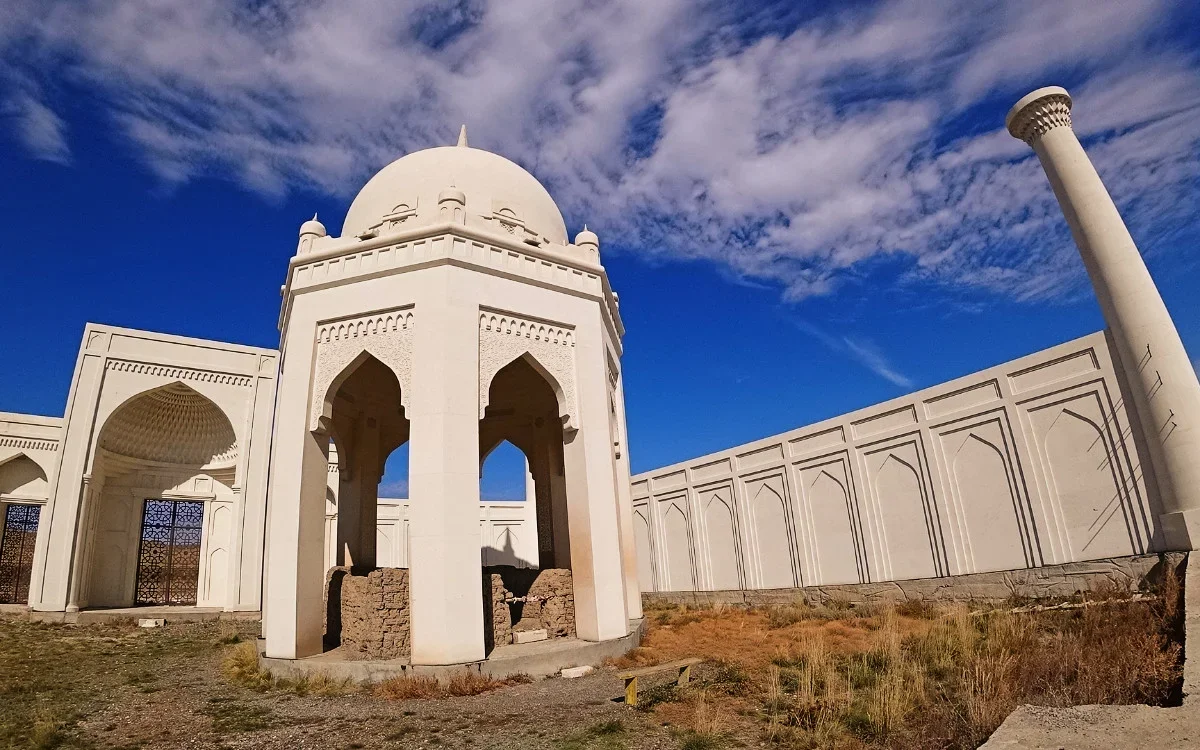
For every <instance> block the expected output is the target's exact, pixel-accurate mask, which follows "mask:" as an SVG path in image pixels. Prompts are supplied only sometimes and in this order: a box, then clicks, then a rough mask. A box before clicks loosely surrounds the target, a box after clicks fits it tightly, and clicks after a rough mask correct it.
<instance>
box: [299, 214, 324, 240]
mask: <svg viewBox="0 0 1200 750" xmlns="http://www.w3.org/2000/svg"><path fill="white" fill-rule="evenodd" d="M325 234H326V232H325V225H324V224H322V223H321V222H319V221H317V215H316V214H313V217H312V218H311V219H309V220H308V221H306V222H304V223H303V224H301V225H300V236H301V237H304V236H305V235H310V236H313V237H324V236H325Z"/></svg>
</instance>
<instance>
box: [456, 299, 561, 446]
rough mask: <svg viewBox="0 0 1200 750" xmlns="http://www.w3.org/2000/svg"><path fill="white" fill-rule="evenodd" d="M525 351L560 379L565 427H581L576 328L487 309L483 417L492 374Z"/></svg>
mask: <svg viewBox="0 0 1200 750" xmlns="http://www.w3.org/2000/svg"><path fill="white" fill-rule="evenodd" d="M523 354H529V355H530V356H531V357H533V359H535V360H536V361H537V363H538V364H539V365H541V366H542V367H543V368H545V370H546V372H548V373H549V374H550V375H551V376H552V377H553V378H554V379H555V381H557V385H558V391H559V392H558V393H557V394H556V395H557V396H558V399H559V414H560V415H561V416H562V417H563V427H564V428H565V429H572V430H573V429H578V425H579V418H578V407H577V404H576V400H575V332H574V329H572V328H571V327H570V326H566V325H562V324H557V323H546V322H543V321H538V320H532V319H528V318H522V317H519V316H516V315H512V314H509V313H499V312H489V311H486V310H484V311H481V312H480V315H479V418H480V419H483V416H484V411H485V410H486V409H487V405H488V391H489V390H490V389H491V386H492V378H494V377H495V376H496V373H497V372H499V371H500V370H501V368H503V367H504V366H505V365H507V364H509V363H510V362H512V361H513V360H515V359H517V358H518V357H520V356H521V355H523Z"/></svg>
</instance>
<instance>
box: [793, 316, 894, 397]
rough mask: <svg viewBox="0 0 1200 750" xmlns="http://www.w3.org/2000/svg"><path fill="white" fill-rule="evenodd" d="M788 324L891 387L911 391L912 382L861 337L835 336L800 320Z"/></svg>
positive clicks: (868, 340) (878, 348) (874, 344)
mask: <svg viewBox="0 0 1200 750" xmlns="http://www.w3.org/2000/svg"><path fill="white" fill-rule="evenodd" d="M788 322H789V323H791V324H792V325H793V326H794V327H795V328H796V329H797V330H799V331H802V332H803V333H805V334H807V335H809V336H812V337H813V338H814V339H816V340H817V341H819V342H820V343H821V344H822V345H824V346H825V348H826V349H828V350H829V351H831V352H834V353H835V354H839V355H841V356H844V357H846V358H847V359H849V360H851V361H853V362H855V363H857V364H858V365H860V366H862V367H864V368H866V369H867V370H869V371H870V372H872V373H874V374H875V375H877V376H878V377H880V378H882V379H884V380H886V381H888V382H889V383H891V384H892V385H895V386H899V387H900V388H903V389H905V390H912V389H913V387H914V386H915V384H914V382H913V380H912V379H911V378H909V377H908V376H906V375H904V374H903V373H901V372H900V371H899V370H898V369H897V368H896V366H895V365H894V364H892V362H891V361H890V360H889V359H888V358H887V355H886V354H884V352H883V350H882V349H881V348H880V347H879V345H878V344H876V343H875V342H874V341H871V340H870V339H868V338H865V337H863V336H837V335H834V334H832V333H830V332H829V331H827V330H825V329H824V328H822V327H821V326H818V325H816V324H814V323H812V322H811V321H808V320H803V319H800V318H789V319H788Z"/></svg>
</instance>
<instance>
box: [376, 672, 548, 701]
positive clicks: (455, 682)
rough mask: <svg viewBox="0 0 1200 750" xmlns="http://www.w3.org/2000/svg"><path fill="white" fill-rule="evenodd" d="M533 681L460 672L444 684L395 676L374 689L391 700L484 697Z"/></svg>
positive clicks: (518, 676) (421, 677)
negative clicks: (495, 691) (485, 694)
mask: <svg viewBox="0 0 1200 750" xmlns="http://www.w3.org/2000/svg"><path fill="white" fill-rule="evenodd" d="M530 682H533V678H532V677H530V676H529V675H526V674H516V675H509V676H508V677H506V678H504V679H502V680H497V679H494V678H492V677H489V676H488V675H484V674H480V673H478V672H470V671H465V670H464V671H461V672H456V673H454V674H453V675H451V676H450V679H448V680H446V681H445V682H441V681H439V680H438V679H437V678H436V677H430V676H427V675H412V676H406V677H395V678H393V679H390V680H387V681H385V682H381V683H379V684H378V685H376V686H375V690H374V692H375V695H377V696H379V697H380V698H387V699H389V700H413V699H421V698H460V697H464V696H468V695H481V694H483V693H490V692H491V691H493V690H499V689H500V688H504V687H508V686H510V685H524V684H527V683H530Z"/></svg>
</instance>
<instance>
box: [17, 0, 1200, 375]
mask: <svg viewBox="0 0 1200 750" xmlns="http://www.w3.org/2000/svg"><path fill="white" fill-rule="evenodd" d="M13 2H14V5H15V7H16V9H17V12H14V13H11V14H8V15H7V16H6V20H0V63H3V64H5V65H7V66H8V67H9V68H10V69H12V70H16V71H19V74H20V75H26V76H32V75H34V74H35V72H36V74H37V75H38V76H53V77H55V78H56V80H61V81H62V82H64V85H71V86H79V87H85V88H86V89H87V90H88V92H89V96H90V97H91V98H92V100H94V101H96V102H98V103H99V105H100V106H101V108H102V109H101V111H102V112H103V113H104V115H105V116H106V117H107V118H109V120H110V122H111V123H112V124H114V125H115V126H116V130H117V131H118V132H119V133H120V134H121V135H122V136H123V137H124V138H125V139H126V141H127V142H128V144H129V146H130V148H131V149H132V150H133V151H134V152H136V153H137V155H138V156H139V157H140V158H141V159H142V160H143V161H144V162H145V163H146V164H147V165H148V167H149V168H150V169H152V170H153V171H154V172H155V173H156V174H158V175H159V176H160V177H161V178H162V179H163V180H166V181H169V182H183V181H187V180H191V179H195V178H197V177H217V178H224V179H230V180H234V181H236V182H238V183H240V184H243V185H246V186H249V187H250V188H252V189H254V190H256V191H259V192H261V193H263V194H265V195H272V196H278V195H282V194H285V193H286V192H287V191H289V190H292V189H294V188H296V187H298V186H304V187H308V188H315V189H318V190H323V191H327V192H329V193H334V194H338V195H344V196H348V195H349V194H351V193H352V192H353V191H354V190H355V189H356V188H357V187H358V186H359V185H361V184H362V182H363V181H364V180H365V178H366V177H367V176H369V174H370V173H371V172H372V171H374V170H375V169H377V168H379V167H380V166H382V165H383V164H384V163H386V162H388V161H390V160H391V159H393V158H395V157H396V156H397V155H398V154H400V153H403V152H406V151H409V150H413V149H418V148H424V147H427V146H430V145H436V144H439V143H446V142H450V141H451V140H452V138H453V136H454V132H455V129H456V128H457V126H458V123H460V122H467V123H468V124H469V126H470V129H471V134H472V143H473V144H477V145H479V146H482V147H485V148H491V149H493V150H496V151H499V152H502V153H504V154H505V155H508V156H510V157H511V158H514V159H516V160H518V161H520V162H522V163H523V164H525V165H526V166H528V167H529V168H531V169H532V170H533V171H534V172H535V173H536V174H537V175H538V176H539V177H541V178H542V179H543V180H544V181H545V182H546V183H548V186H549V187H550V189H551V191H552V192H553V193H554V195H555V196H556V198H557V199H558V200H559V202H560V205H561V206H562V207H563V209H564V213H565V214H566V215H567V218H568V221H570V222H571V223H572V224H575V225H579V224H581V223H582V222H583V221H585V220H586V221H587V222H588V223H589V224H590V225H592V226H593V227H595V228H597V229H598V230H599V231H600V234H601V237H602V240H603V241H604V242H605V244H606V246H607V247H609V248H613V247H625V248H633V247H636V248H637V249H638V252H640V253H643V254H646V255H647V256H649V257H653V258H660V259H676V258H688V259H703V260H708V261H711V262H713V263H716V264H718V265H719V266H720V267H722V268H724V269H727V270H728V271H730V272H732V273H733V274H735V275H738V276H741V277H743V278H746V279H753V280H757V281H765V282H768V283H772V284H775V285H778V287H779V288H780V289H781V293H782V295H783V296H784V297H785V298H786V299H791V300H799V299H804V298H806V297H811V296H814V295H827V294H831V293H835V292H836V291H837V290H838V289H839V288H841V287H843V286H844V285H846V284H848V283H853V281H854V280H855V279H856V278H858V277H859V276H860V275H861V274H862V273H864V269H869V268H872V267H873V266H872V264H873V263H877V262H878V261H880V260H885V261H888V263H889V264H892V265H894V267H895V268H897V269H899V271H898V272H897V277H896V281H897V283H900V284H913V283H920V284H929V283H932V284H935V285H941V286H943V287H946V288H952V289H955V290H966V291H967V292H968V293H971V294H981V295H982V296H983V297H987V296H990V295H993V294H994V295H1003V296H1006V297H1015V298H1019V299H1033V300H1037V299H1048V298H1056V297H1060V296H1062V295H1064V294H1067V295H1071V294H1079V293H1080V292H1081V290H1082V289H1084V288H1085V287H1084V285H1083V283H1082V282H1083V274H1082V268H1081V264H1080V263H1079V261H1078V258H1077V256H1076V254H1075V252H1074V248H1073V246H1072V244H1071V242H1070V237H1069V235H1068V234H1067V231H1066V227H1065V223H1064V222H1063V220H1062V216H1061V213H1060V212H1059V211H1058V208H1057V206H1056V205H1055V203H1054V199H1053V196H1052V194H1051V192H1050V190H1049V188H1048V186H1047V183H1046V179H1045V177H1044V175H1042V174H1041V171H1040V168H1039V165H1038V164H1037V162H1036V159H1034V158H1033V157H1032V155H1031V152H1030V151H1029V149H1028V148H1027V147H1026V146H1025V145H1024V144H1021V143H1019V142H1018V141H1015V140H1014V139H1012V138H1010V137H1009V136H1008V135H1007V133H1004V132H1003V131H1002V129H1001V119H1002V117H1003V114H1004V108H1005V103H1006V102H1009V101H1012V100H1015V99H1016V98H1017V97H1018V96H1019V95H1021V94H1023V93H1025V92H1026V91H1028V90H1029V89H1031V88H1033V87H1035V86H1038V85H1043V84H1046V83H1052V82H1063V83H1067V84H1069V85H1070V86H1071V87H1072V89H1073V91H1074V93H1075V94H1076V100H1077V107H1076V122H1077V125H1078V130H1079V132H1080V133H1081V135H1082V136H1083V137H1084V138H1085V139H1086V140H1087V146H1088V148H1089V151H1090V153H1091V154H1092V156H1093V158H1094V160H1095V162H1096V164H1097V166H1098V168H1099V169H1100V171H1101V174H1102V176H1104V178H1105V179H1106V181H1107V182H1108V184H1109V187H1110V188H1111V190H1112V192H1113V195H1114V197H1115V199H1116V200H1117V202H1118V204H1119V205H1120V207H1121V209H1122V211H1123V212H1124V213H1125V215H1126V217H1127V218H1128V219H1129V221H1130V223H1131V225H1132V227H1133V229H1134V233H1135V235H1136V236H1138V237H1139V239H1141V240H1142V241H1143V249H1144V250H1147V251H1148V252H1155V251H1156V248H1157V246H1158V244H1159V242H1158V240H1159V239H1160V234H1161V227H1163V226H1168V225H1175V226H1179V225H1181V224H1187V223H1189V222H1185V221H1181V219H1185V218H1186V219H1190V218H1192V211H1193V209H1192V208H1191V206H1194V205H1195V203H1196V201H1195V199H1194V198H1195V195H1196V186H1197V183H1198V182H1200V166H1198V165H1200V162H1198V160H1197V158H1196V157H1195V155H1194V154H1195V153H1196V152H1197V146H1200V118H1197V117H1196V113H1197V109H1198V108H1200V63H1198V61H1197V58H1196V55H1195V53H1194V51H1193V50H1192V48H1191V47H1189V46H1188V45H1186V44H1184V43H1179V42H1178V40H1174V35H1175V34H1176V33H1177V31H1178V30H1179V29H1186V28H1188V26H1189V23H1191V22H1195V21H1197V19H1196V18H1195V15H1196V14H1195V11H1194V9H1193V8H1192V7H1191V6H1190V5H1189V4H1187V3H1182V2H1168V0H1142V1H1141V2H1127V1H1124V0H1063V1H1062V2H1055V3H1042V4H1029V3H1026V2H1020V1H1019V0H997V2H992V3H987V4H983V5H980V4H971V5H970V6H969V7H967V6H962V7H955V6H953V5H952V4H944V3H942V4H930V3H927V2H922V1H921V0H889V1H887V2H878V3H875V4H872V5H865V6H864V5H862V4H855V5H854V7H853V8H852V9H846V8H843V7H841V6H835V9H834V10H831V11H829V12H828V13H825V14H823V15H818V16H815V17H813V18H810V19H807V20H805V21H804V22H803V23H799V24H798V25H796V24H794V23H793V24H792V25H787V26H783V25H773V24H771V23H767V22H766V21H765V20H764V19H771V18H773V17H774V16H785V15H787V13H785V11H786V10H787V9H788V8H789V7H791V6H790V4H783V3H780V4H779V5H777V6H773V7H768V8H766V9H764V10H762V11H761V12H759V13H757V14H755V15H753V16H745V17H737V16H734V15H732V14H733V13H735V12H743V11H744V7H745V6H744V5H742V4H716V3H709V4H696V3H693V2H687V0H657V1H656V2H652V3H646V2H642V1H641V0H598V1H597V0H504V2H499V0H462V1H461V2H451V3H446V2H435V1H434V0H426V1H422V0H413V1H411V2H406V3H394V2H389V1H388V0H338V2H334V1H333V0H311V1H310V2H300V1H299V0H276V1H274V2H263V3H254V4H246V3H244V2H241V1H240V0H125V1H124V2H121V3H110V2H105V1H104V0H72V1H71V2H68V1H67V0H45V2H41V3H36V4H34V3H31V2H30V1H29V0H13ZM22 9H23V10H22ZM31 9H32V10H31ZM35 11H36V12H35ZM1189 14H1190V15H1189ZM18 53H19V54H18ZM34 69H36V70H34ZM4 85H6V82H4V81H0V86H4ZM21 91H27V89H22V90H21ZM33 105H36V107H35V106H33ZM23 111H25V112H27V113H28V114H27V116H26V117H25V119H24V120H21V121H17V125H18V128H20V132H21V133H23V134H24V135H22V136H21V137H22V138H23V140H24V141H25V142H26V143H27V145H29V147H30V148H31V150H33V152H34V153H40V154H41V155H43V156H45V155H46V154H55V153H58V154H65V153H67V152H66V151H65V150H64V149H65V148H66V141H65V140H64V135H65V131H64V129H63V126H62V119H61V114H56V113H55V112H54V111H53V109H52V108H51V106H50V104H49V103H48V102H47V101H46V100H45V99H35V100H34V101H33V102H31V103H26V105H25V109H24V110H23ZM37 123H40V126H37V127H35V125H37ZM28 133H33V134H37V135H38V137H40V138H41V139H42V140H41V141H40V143H41V146H40V148H39V146H38V145H37V144H38V143H39V141H38V140H37V139H36V138H35V139H33V140H31V139H30V137H29V135H28ZM56 138H57V140H56ZM59 144H61V147H60V145H59ZM56 149H57V150H56ZM845 346H846V347H847V351H849V344H845ZM864 363H865V362H864ZM884 377H887V376H884ZM901 378H902V376H901ZM893 382H896V381H893Z"/></svg>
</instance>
